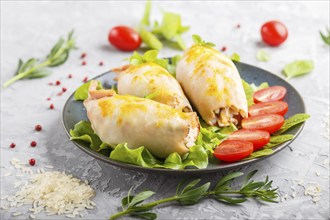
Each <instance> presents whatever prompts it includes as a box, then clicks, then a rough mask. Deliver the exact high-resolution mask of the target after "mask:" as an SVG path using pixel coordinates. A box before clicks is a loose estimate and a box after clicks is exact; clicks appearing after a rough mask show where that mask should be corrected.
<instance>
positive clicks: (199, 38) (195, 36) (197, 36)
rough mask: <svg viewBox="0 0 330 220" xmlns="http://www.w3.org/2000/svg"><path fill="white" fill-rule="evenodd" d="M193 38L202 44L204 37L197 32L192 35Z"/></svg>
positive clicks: (196, 42)
mask: <svg viewBox="0 0 330 220" xmlns="http://www.w3.org/2000/svg"><path fill="white" fill-rule="evenodd" d="M192 39H193V41H194V43H195V44H201V43H202V42H203V40H202V38H201V37H200V36H199V35H197V34H194V35H193V36H192Z"/></svg>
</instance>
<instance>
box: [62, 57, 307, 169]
mask: <svg viewBox="0 0 330 220" xmlns="http://www.w3.org/2000/svg"><path fill="white" fill-rule="evenodd" d="M236 63H240V64H242V65H245V66H248V67H252V68H256V69H259V70H262V71H264V72H267V73H268V74H272V75H273V76H274V77H276V78H278V79H279V80H280V81H284V82H285V83H286V84H288V85H289V86H290V87H291V88H290V89H292V90H293V91H294V92H295V93H296V94H298V95H299V99H300V100H301V102H302V107H303V108H302V112H301V113H306V106H305V103H304V100H303V98H302V97H301V95H300V94H299V92H298V91H297V90H296V89H295V88H294V87H293V86H292V85H291V84H290V83H289V82H287V81H285V80H284V79H282V78H281V77H279V76H277V75H275V74H273V73H271V72H269V71H267V70H264V69H262V68H259V67H256V66H253V65H250V64H246V63H243V62H236ZM111 72H112V71H111V70H109V71H107V72H104V73H102V74H100V75H98V76H96V77H94V78H92V79H90V80H94V79H97V78H99V77H101V76H103V75H105V74H108V73H111ZM90 80H89V81H90ZM73 96H74V92H73V93H72V94H71V95H70V96H69V98H68V99H67V100H66V102H65V104H64V106H63V110H62V120H61V122H62V126H63V128H64V130H65V133H66V134H67V136H68V137H69V139H70V138H71V135H70V133H69V130H70V129H71V128H69V130H68V129H67V127H68V126H66V123H65V121H64V117H65V109H66V108H67V105H68V104H69V102H70V101H71V100H72V99H73ZM297 126H300V127H299V128H298V130H297V132H296V133H295V134H294V137H293V139H291V140H290V141H287V142H285V143H282V144H280V145H278V146H277V147H275V148H272V150H273V151H274V153H273V154H271V155H267V156H263V157H259V158H254V159H251V160H246V161H239V162H236V163H227V164H226V167H214V168H203V169H183V170H173V169H164V168H149V167H142V166H137V165H134V164H129V163H124V162H120V161H116V160H111V159H110V158H109V157H106V156H104V155H102V154H99V153H98V152H96V151H94V150H92V149H91V148H88V147H84V146H81V145H79V144H78V143H77V142H76V141H72V140H71V139H70V141H71V142H72V143H73V144H74V145H76V146H77V147H78V148H79V149H80V150H82V151H84V152H85V153H87V154H88V155H90V156H92V157H94V158H96V159H98V160H101V161H103V162H105V163H108V164H111V165H114V166H118V167H121V168H125V169H130V170H136V171H141V172H147V173H162V174H171V175H176V174H207V173H215V172H221V171H225V170H229V169H234V168H238V167H241V166H244V165H247V164H251V163H254V162H257V161H262V160H264V159H266V158H269V157H271V156H274V155H275V154H277V153H278V152H280V151H282V150H283V149H284V148H286V147H287V146H289V145H290V144H291V143H292V142H293V141H294V140H295V139H296V138H297V137H298V136H299V134H300V133H301V131H302V129H303V128H304V126H305V122H303V123H302V124H300V125H297Z"/></svg>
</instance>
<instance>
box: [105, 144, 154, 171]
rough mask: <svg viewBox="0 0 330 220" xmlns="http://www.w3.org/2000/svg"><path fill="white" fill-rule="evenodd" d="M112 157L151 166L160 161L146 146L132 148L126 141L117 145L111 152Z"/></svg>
mask: <svg viewBox="0 0 330 220" xmlns="http://www.w3.org/2000/svg"><path fill="white" fill-rule="evenodd" d="M110 159H113V160H117V161H120V162H124V163H130V164H135V165H139V166H142V167H149V168H151V167H153V166H154V165H155V164H157V163H158V160H157V159H156V158H155V157H154V156H153V155H152V154H151V153H150V152H149V151H148V150H147V149H146V148H145V147H143V146H142V147H139V148H135V149H130V148H128V146H127V144H126V143H125V144H119V145H117V146H115V148H114V150H113V151H111V153H110Z"/></svg>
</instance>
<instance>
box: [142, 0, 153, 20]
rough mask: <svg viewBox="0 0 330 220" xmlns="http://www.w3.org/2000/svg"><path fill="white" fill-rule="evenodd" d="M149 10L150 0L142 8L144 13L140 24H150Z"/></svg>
mask: <svg viewBox="0 0 330 220" xmlns="http://www.w3.org/2000/svg"><path fill="white" fill-rule="evenodd" d="M150 11H151V1H150V0H148V1H147V3H146V6H145V8H144V13H143V17H142V20H141V22H140V26H149V25H150Z"/></svg>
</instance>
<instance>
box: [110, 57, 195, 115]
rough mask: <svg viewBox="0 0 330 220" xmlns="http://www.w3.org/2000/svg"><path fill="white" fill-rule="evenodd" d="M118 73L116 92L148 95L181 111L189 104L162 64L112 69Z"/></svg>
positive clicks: (189, 107) (188, 110)
mask: <svg viewBox="0 0 330 220" xmlns="http://www.w3.org/2000/svg"><path fill="white" fill-rule="evenodd" d="M114 71H115V72H116V73H118V78H117V79H118V86H117V87H118V94H120V95H134V96H137V97H141V98H143V97H148V96H149V98H150V99H152V100H154V101H156V102H160V103H163V104H166V105H169V106H172V107H173V108H175V109H178V110H181V111H183V112H191V111H192V108H191V105H190V103H189V101H188V99H187V97H186V96H185V94H184V92H183V90H182V88H181V86H180V84H179V83H178V81H177V80H176V79H175V77H174V76H173V75H172V74H170V73H169V72H168V71H167V70H166V69H165V68H163V67H162V66H160V65H158V64H156V63H153V62H146V63H142V64H138V65H132V64H130V65H126V66H124V67H122V68H117V69H114Z"/></svg>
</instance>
